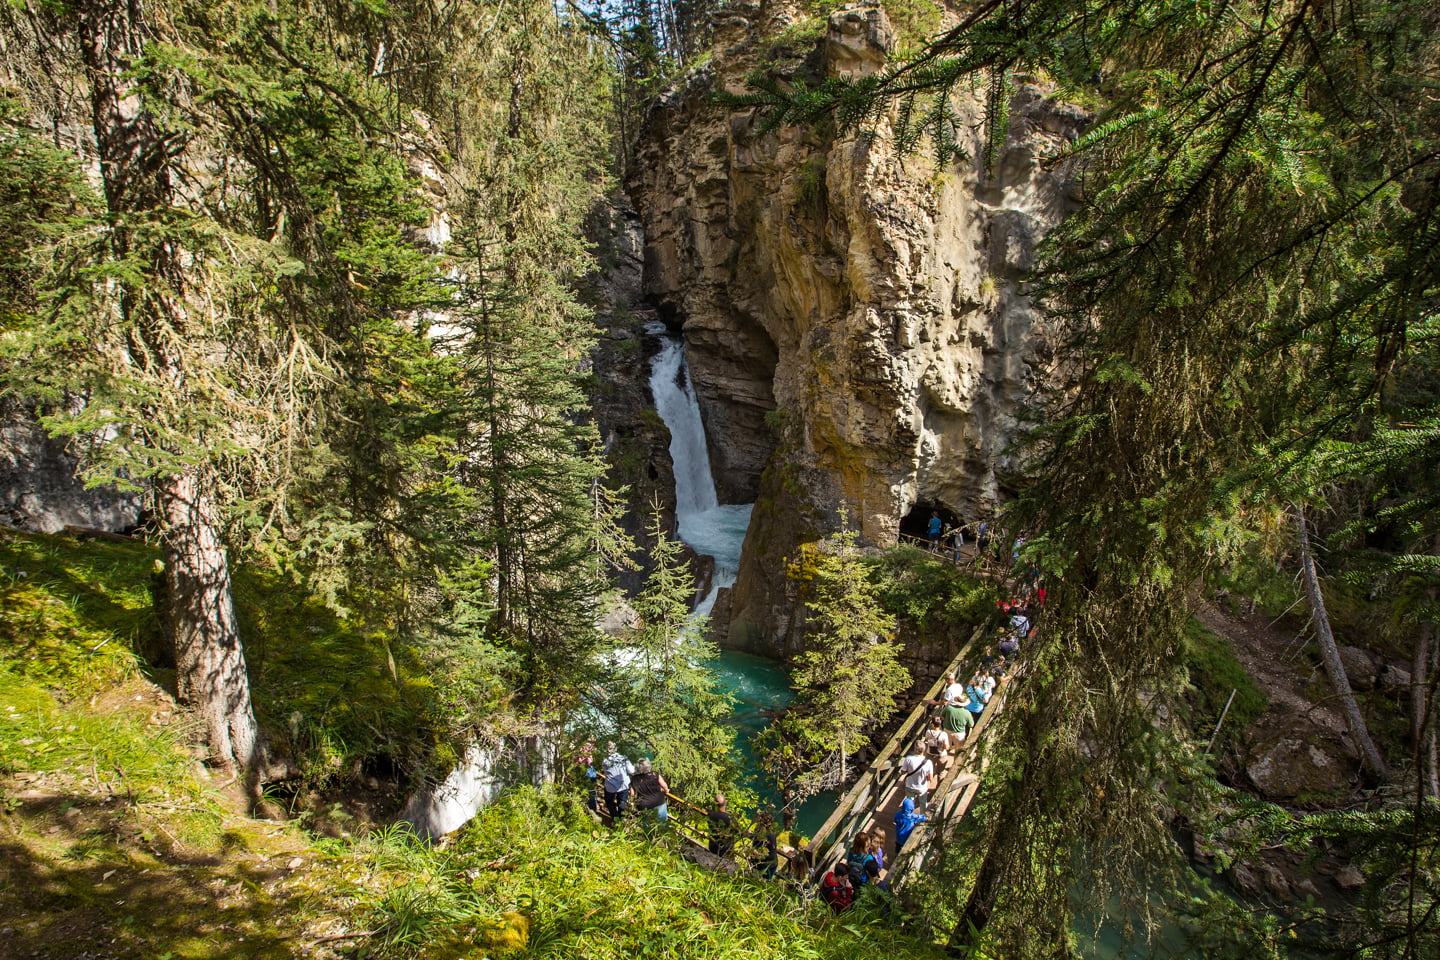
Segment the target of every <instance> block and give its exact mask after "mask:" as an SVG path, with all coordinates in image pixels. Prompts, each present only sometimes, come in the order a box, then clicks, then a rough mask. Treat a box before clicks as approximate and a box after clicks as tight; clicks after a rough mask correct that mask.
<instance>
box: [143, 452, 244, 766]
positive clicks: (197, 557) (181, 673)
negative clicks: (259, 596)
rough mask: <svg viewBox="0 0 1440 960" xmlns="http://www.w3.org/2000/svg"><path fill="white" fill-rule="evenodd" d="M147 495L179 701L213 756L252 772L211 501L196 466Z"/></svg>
mask: <svg viewBox="0 0 1440 960" xmlns="http://www.w3.org/2000/svg"><path fill="white" fill-rule="evenodd" d="M155 500H156V508H157V512H158V513H159V514H160V516H161V518H162V519H163V522H164V525H165V526H164V531H163V533H162V534H161V544H162V546H163V548H164V554H165V585H166V587H167V593H168V595H169V601H170V603H169V609H168V610H166V611H165V626H166V628H167V630H168V632H169V634H170V637H171V639H172V640H173V641H174V644H175V667H176V674H175V683H176V688H177V692H178V693H179V696H180V702H181V703H183V704H185V705H186V706H188V707H191V708H192V709H194V710H195V712H196V713H198V714H199V715H200V716H201V718H202V719H203V720H204V722H205V732H206V739H207V740H208V742H209V744H210V753H211V756H212V757H213V758H214V759H215V760H217V761H219V762H220V763H222V764H226V765H238V766H239V767H240V768H241V769H244V770H253V769H255V767H256V766H257V765H258V764H259V763H260V761H261V760H262V758H263V752H264V751H263V749H262V743H261V739H260V733H259V729H258V728H257V726H256V724H255V714H254V711H253V710H252V708H251V704H250V681H249V677H248V676H247V674H246V671H245V653H244V651H243V650H242V649H241V646H240V630H239V627H238V626H237V625H236V622H235V603H234V601H233V599H232V595H231V589H230V567H229V564H228V562H227V560H226V554H225V544H224V543H223V542H222V541H221V539H220V529H219V524H218V523H217V522H216V518H215V509H214V505H213V504H212V503H211V501H210V498H209V496H208V495H207V494H206V492H205V490H204V484H203V482H202V480H201V478H200V476H199V471H198V470H196V469H191V470H187V471H185V472H184V473H181V474H176V475H174V476H169V477H164V478H162V479H160V480H157V481H156V483H155Z"/></svg>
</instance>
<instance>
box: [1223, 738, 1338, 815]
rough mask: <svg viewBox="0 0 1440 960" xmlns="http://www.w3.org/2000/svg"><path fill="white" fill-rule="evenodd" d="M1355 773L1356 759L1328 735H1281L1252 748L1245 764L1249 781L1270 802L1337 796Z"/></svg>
mask: <svg viewBox="0 0 1440 960" xmlns="http://www.w3.org/2000/svg"><path fill="white" fill-rule="evenodd" d="M1309 732H1311V733H1313V732H1314V731H1309ZM1355 772H1356V765H1355V761H1354V759H1353V756H1352V755H1350V753H1349V751H1346V750H1345V747H1344V745H1343V744H1342V743H1341V742H1340V741H1338V740H1335V739H1333V738H1330V737H1328V736H1326V737H1320V738H1312V737H1307V736H1296V735H1287V736H1282V737H1280V738H1279V739H1276V740H1273V741H1271V742H1269V743H1267V744H1265V745H1263V746H1261V747H1259V748H1256V749H1252V750H1251V751H1250V752H1249V757H1248V759H1247V761H1246V764H1245V773H1246V775H1247V776H1248V777H1249V778H1250V782H1251V783H1252V784H1253V785H1254V786H1255V789H1256V790H1257V791H1259V792H1260V794H1261V795H1262V796H1264V797H1265V798H1267V799H1269V800H1297V799H1299V800H1302V801H1306V800H1312V799H1320V798H1324V797H1335V796H1338V795H1340V794H1342V793H1344V792H1346V791H1348V790H1349V788H1350V782H1351V777H1352V776H1353V775H1354V774H1355Z"/></svg>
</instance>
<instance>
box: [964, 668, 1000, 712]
mask: <svg viewBox="0 0 1440 960" xmlns="http://www.w3.org/2000/svg"><path fill="white" fill-rule="evenodd" d="M965 693H966V695H967V696H969V697H972V698H975V697H978V698H979V700H980V702H981V703H984V704H986V705H988V704H989V703H990V698H991V697H993V696H995V678H994V677H992V676H990V674H988V673H986V672H985V671H983V670H982V671H980V672H979V673H977V674H975V679H973V680H971V681H970V686H969V687H967V688H966V689H965Z"/></svg>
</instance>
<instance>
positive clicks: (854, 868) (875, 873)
mask: <svg viewBox="0 0 1440 960" xmlns="http://www.w3.org/2000/svg"><path fill="white" fill-rule="evenodd" d="M845 862H846V863H847V864H849V866H850V883H851V884H852V885H853V886H855V887H856V888H857V889H858V888H859V887H863V886H865V884H867V883H869V882H870V881H872V880H878V879H880V864H878V863H876V862H875V857H874V855H873V854H871V852H870V834H868V833H866V832H865V831H864V830H861V831H860V832H859V833H857V834H855V839H854V840H852V841H851V842H850V853H849V854H848V855H847V856H846V857H845Z"/></svg>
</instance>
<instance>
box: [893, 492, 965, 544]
mask: <svg viewBox="0 0 1440 960" xmlns="http://www.w3.org/2000/svg"><path fill="white" fill-rule="evenodd" d="M932 514H939V516H940V521H941V522H942V523H944V524H945V527H946V528H947V529H948V528H950V527H953V526H955V525H956V524H958V523H960V522H961V521H960V517H959V515H958V514H956V513H955V511H953V510H951V509H950V508H948V507H946V506H945V505H944V504H941V503H932V502H931V501H929V500H921V501H919V502H918V503H916V504H915V506H913V507H911V508H910V512H909V513H907V514H905V516H904V517H902V518H901V519H900V539H901V540H902V541H903V540H905V539H907V538H909V537H914V538H916V539H918V540H924V539H925V538H926V533H927V531H928V530H929V527H930V516H931V515H932Z"/></svg>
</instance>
